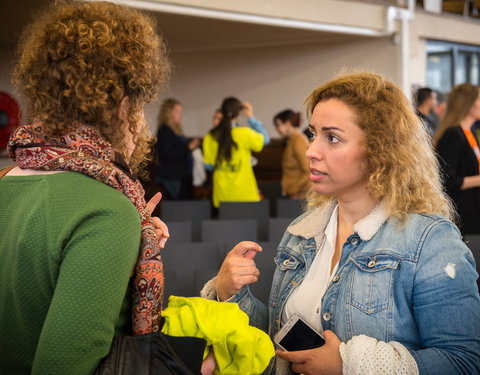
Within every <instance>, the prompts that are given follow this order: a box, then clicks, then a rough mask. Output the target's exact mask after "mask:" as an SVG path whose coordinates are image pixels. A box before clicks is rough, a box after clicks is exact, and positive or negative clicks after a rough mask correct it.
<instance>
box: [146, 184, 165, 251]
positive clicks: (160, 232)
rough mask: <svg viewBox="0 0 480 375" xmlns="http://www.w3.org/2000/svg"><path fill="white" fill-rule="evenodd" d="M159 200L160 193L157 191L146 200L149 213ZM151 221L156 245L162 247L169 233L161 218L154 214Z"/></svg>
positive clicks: (160, 198) (160, 197)
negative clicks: (155, 236) (156, 239)
mask: <svg viewBox="0 0 480 375" xmlns="http://www.w3.org/2000/svg"><path fill="white" fill-rule="evenodd" d="M161 200H162V193H157V194H155V195H154V196H153V197H152V198H151V199H150V200H149V201H148V203H147V210H148V211H149V212H150V214H152V212H153V211H154V210H155V207H157V205H158V204H159V203H160V201H161ZM152 222H153V225H154V226H155V231H156V232H157V236H158V246H160V248H161V249H163V248H164V247H165V243H166V242H167V240H168V238H169V237H170V234H169V233H168V227H167V225H166V224H165V223H164V222H163V221H162V220H160V219H159V218H158V217H156V216H152Z"/></svg>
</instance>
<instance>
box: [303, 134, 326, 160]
mask: <svg viewBox="0 0 480 375" xmlns="http://www.w3.org/2000/svg"><path fill="white" fill-rule="evenodd" d="M305 156H306V157H307V159H317V160H321V159H322V158H323V153H322V150H321V147H320V142H319V141H318V139H317V138H315V139H314V140H313V141H312V142H311V143H310V145H309V146H308V148H307V151H306V152H305Z"/></svg>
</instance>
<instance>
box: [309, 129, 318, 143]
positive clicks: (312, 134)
mask: <svg viewBox="0 0 480 375" xmlns="http://www.w3.org/2000/svg"><path fill="white" fill-rule="evenodd" d="M307 137H308V140H309V141H310V142H313V140H314V139H315V138H316V137H317V135H316V134H315V133H314V132H312V131H311V130H308V134H307Z"/></svg>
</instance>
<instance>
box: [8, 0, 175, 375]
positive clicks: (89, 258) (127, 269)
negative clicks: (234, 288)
mask: <svg viewBox="0 0 480 375" xmlns="http://www.w3.org/2000/svg"><path fill="white" fill-rule="evenodd" d="M168 73H169V62H168V60H167V58H166V53H165V46H164V42H163V41H162V40H161V39H160V38H159V36H158V35H157V33H156V31H155V28H154V25H153V23H152V21H151V20H150V19H149V18H148V17H147V16H145V15H142V14H141V13H139V12H137V11H135V10H133V9H129V8H127V7H123V6H119V5H115V4H112V3H108V2H87V3H84V2H70V3H68V4H63V5H54V6H51V7H50V8H48V9H47V10H45V11H44V12H43V14H41V15H40V17H39V18H38V19H37V20H36V21H35V22H34V23H33V24H31V25H30V26H29V28H27V30H25V32H24V34H23V39H22V42H21V44H20V47H19V51H18V62H17V65H16V68H15V71H14V81H15V83H16V84H17V86H18V87H19V88H20V89H21V90H22V91H23V94H24V95H25V97H26V99H27V101H28V104H29V114H30V118H31V124H30V125H26V126H21V127H19V128H18V129H17V130H16V131H15V133H14V134H13V135H12V137H11V139H10V142H9V152H10V156H11V157H12V159H14V160H15V161H16V167H15V168H13V169H12V170H10V171H9V172H8V173H7V174H6V176H5V177H4V178H3V179H2V180H1V181H0V205H1V207H2V210H1V213H0V228H1V229H0V238H1V241H0V256H1V258H2V261H1V262H0V299H1V300H2V303H1V305H0V331H1V334H0V357H1V358H0V363H1V367H2V371H3V373H7V374H27V373H32V374H90V373H92V372H93V370H94V369H95V368H96V366H97V364H98V363H99V361H100V359H101V358H102V357H104V356H105V355H106V354H107V353H108V352H109V348H110V345H111V343H112V340H113V337H114V336H116V335H122V334H132V333H133V334H136V335H140V334H145V333H150V332H156V331H158V329H159V313H160V309H161V299H162V293H163V268H162V262H161V259H160V255H159V251H160V248H161V247H163V246H164V243H165V240H166V237H167V236H168V231H167V229H166V227H165V226H164V225H163V223H161V222H160V221H159V219H158V218H152V217H151V215H150V212H151V211H152V209H153V207H154V206H155V204H156V203H158V200H159V197H158V196H157V197H156V198H155V201H151V202H150V204H147V203H146V202H145V199H144V195H143V194H144V192H143V189H142V187H141V185H140V183H139V181H138V180H137V179H136V177H135V176H134V173H138V172H141V170H142V163H143V161H145V154H146V152H147V150H148V149H149V147H150V146H149V145H150V143H151V141H150V136H149V134H148V131H147V127H146V124H145V121H144V118H143V107H144V104H145V103H147V102H149V101H151V100H152V99H153V98H154V97H155V94H156V91H157V89H158V88H159V87H160V86H161V85H162V84H163V83H164V82H165V80H166V77H167V75H168ZM132 275H133V277H132Z"/></svg>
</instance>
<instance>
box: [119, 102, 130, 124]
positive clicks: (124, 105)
mask: <svg viewBox="0 0 480 375" xmlns="http://www.w3.org/2000/svg"><path fill="white" fill-rule="evenodd" d="M129 106H130V99H129V98H128V96H124V97H123V99H122V100H120V104H119V105H118V110H117V115H118V118H119V119H120V121H121V122H122V123H125V122H128V107H129Z"/></svg>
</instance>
